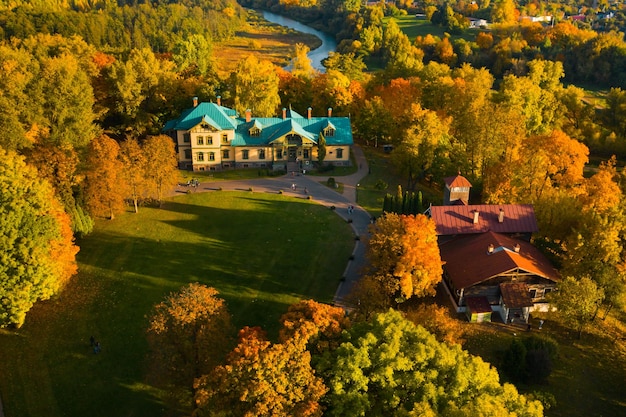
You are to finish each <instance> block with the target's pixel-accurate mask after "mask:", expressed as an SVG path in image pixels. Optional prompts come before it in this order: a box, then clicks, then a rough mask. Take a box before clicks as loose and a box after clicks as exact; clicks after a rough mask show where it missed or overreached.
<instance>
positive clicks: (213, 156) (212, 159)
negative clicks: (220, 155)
mask: <svg viewBox="0 0 626 417" xmlns="http://www.w3.org/2000/svg"><path fill="white" fill-rule="evenodd" d="M209 161H215V152H209Z"/></svg>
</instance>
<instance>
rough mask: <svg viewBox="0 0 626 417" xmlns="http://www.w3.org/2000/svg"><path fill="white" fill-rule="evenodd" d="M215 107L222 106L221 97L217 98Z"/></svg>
mask: <svg viewBox="0 0 626 417" xmlns="http://www.w3.org/2000/svg"><path fill="white" fill-rule="evenodd" d="M217 105H218V106H221V105H222V96H217Z"/></svg>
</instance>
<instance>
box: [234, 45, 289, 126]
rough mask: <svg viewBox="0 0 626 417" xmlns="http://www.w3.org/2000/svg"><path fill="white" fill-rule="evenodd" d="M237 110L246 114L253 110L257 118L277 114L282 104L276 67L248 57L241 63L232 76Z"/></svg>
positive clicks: (251, 56)
mask: <svg viewBox="0 0 626 417" xmlns="http://www.w3.org/2000/svg"><path fill="white" fill-rule="evenodd" d="M231 85H232V89H233V91H232V94H233V97H234V98H235V103H234V104H235V106H234V108H235V110H237V111H238V112H239V114H244V113H245V111H246V110H251V111H252V112H253V114H254V115H255V116H258V117H269V116H273V115H275V114H276V111H277V110H278V105H279V104H280V96H279V95H278V75H277V74H276V70H275V69H274V65H273V64H272V63H271V62H269V61H261V60H259V59H258V58H257V57H256V56H254V55H248V56H247V57H246V58H244V59H242V60H241V61H239V63H238V64H237V69H236V71H234V72H233V73H232V74H231Z"/></svg>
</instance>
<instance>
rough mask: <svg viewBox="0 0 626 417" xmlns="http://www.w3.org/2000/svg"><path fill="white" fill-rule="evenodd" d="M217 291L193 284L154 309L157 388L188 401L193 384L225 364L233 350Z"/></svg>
mask: <svg viewBox="0 0 626 417" xmlns="http://www.w3.org/2000/svg"><path fill="white" fill-rule="evenodd" d="M218 295H219V293H218V292H217V290H216V289H214V288H211V287H207V286H205V285H202V284H198V283H192V284H189V285H186V286H184V287H182V288H181V289H180V290H179V291H178V292H175V293H171V294H170V295H168V296H167V297H166V298H165V300H164V301H162V302H160V303H159V304H157V305H156V306H155V307H154V312H153V313H152V316H151V318H150V325H149V327H148V342H149V343H150V347H151V350H152V354H151V356H152V361H151V363H152V372H151V374H152V375H153V376H154V377H155V378H156V380H157V384H158V385H160V386H163V387H165V388H167V389H169V390H170V391H172V393H175V394H179V395H180V396H182V397H183V398H188V400H187V401H188V402H187V404H184V405H189V404H190V403H191V401H192V400H191V398H190V397H188V395H189V394H191V391H192V389H193V384H194V380H195V379H196V378H200V377H201V376H203V375H206V374H208V373H209V372H211V371H212V370H213V368H214V367H215V366H217V365H218V364H220V363H222V361H223V360H224V357H225V355H226V353H227V352H228V351H229V349H230V348H231V346H232V342H231V338H232V331H233V330H232V328H231V322H230V314H229V313H228V310H227V308H226V303H225V302H224V300H223V299H221V298H220V297H218Z"/></svg>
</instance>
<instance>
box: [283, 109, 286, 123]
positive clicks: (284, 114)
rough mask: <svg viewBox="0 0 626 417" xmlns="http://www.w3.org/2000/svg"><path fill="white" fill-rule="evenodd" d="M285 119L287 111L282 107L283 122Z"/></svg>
mask: <svg viewBox="0 0 626 417" xmlns="http://www.w3.org/2000/svg"><path fill="white" fill-rule="evenodd" d="M286 118H287V109H286V108H284V107H283V120H285V119H286Z"/></svg>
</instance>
